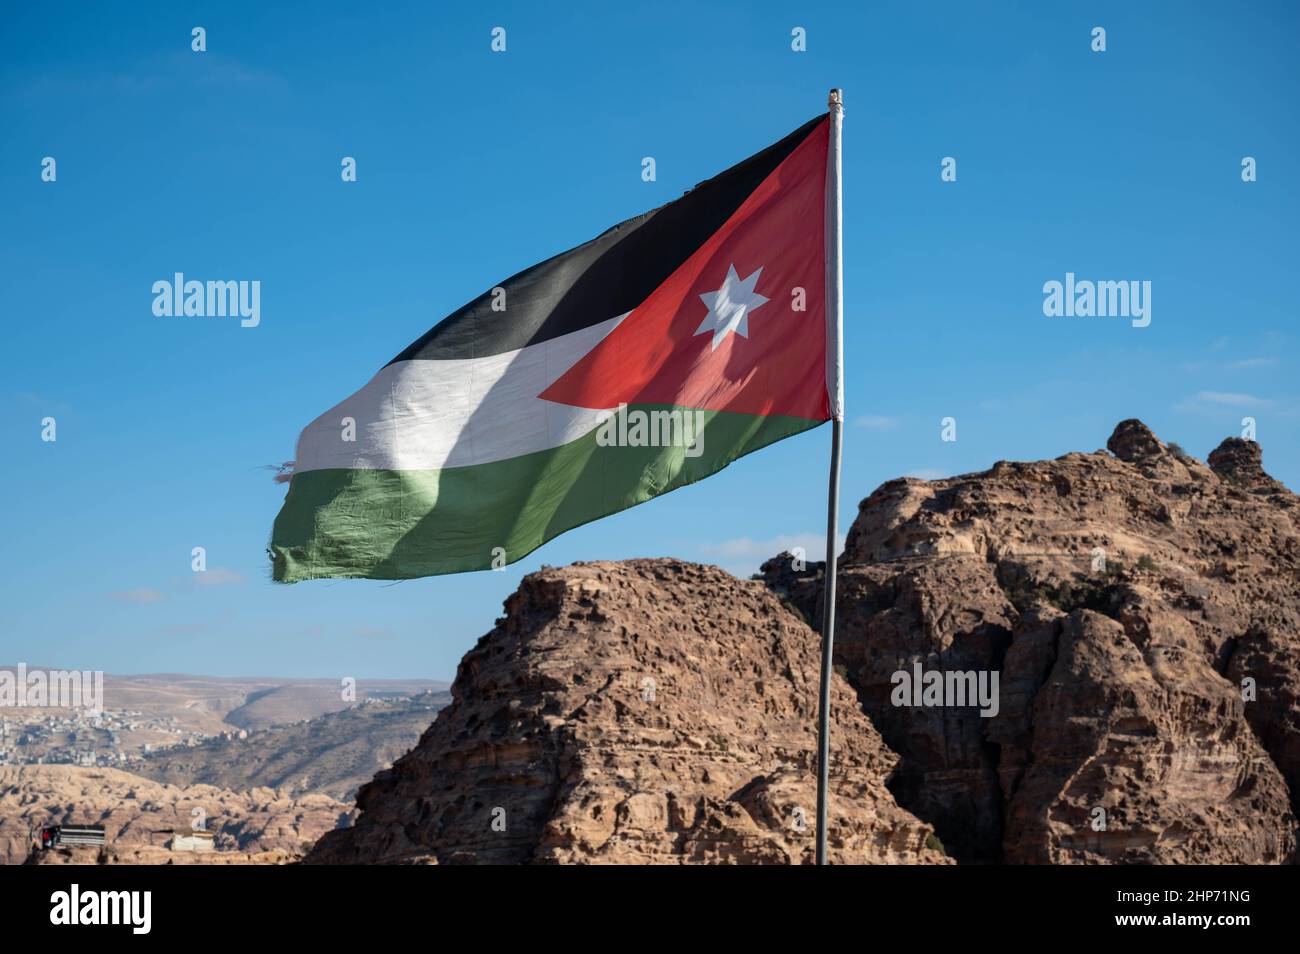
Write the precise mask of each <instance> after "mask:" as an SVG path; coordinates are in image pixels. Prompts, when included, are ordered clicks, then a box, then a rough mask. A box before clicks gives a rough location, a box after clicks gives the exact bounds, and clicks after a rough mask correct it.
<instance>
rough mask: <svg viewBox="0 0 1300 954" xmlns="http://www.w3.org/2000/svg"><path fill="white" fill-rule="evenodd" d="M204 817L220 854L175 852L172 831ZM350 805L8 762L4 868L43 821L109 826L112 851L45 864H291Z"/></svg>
mask: <svg viewBox="0 0 1300 954" xmlns="http://www.w3.org/2000/svg"><path fill="white" fill-rule="evenodd" d="M196 809H197V810H198V811H200V812H201V813H202V818H203V819H204V823H205V825H206V828H207V830H209V831H211V832H213V833H214V835H215V838H214V842H215V847H216V849H217V850H216V851H213V852H210V853H207V854H203V855H198V854H193V853H188V852H171V851H169V850H168V849H167V848H166V845H167V842H168V840H169V839H170V837H171V836H170V834H167V832H169V831H172V830H178V831H182V832H187V831H189V830H190V827H191V824H192V822H193V821H194V819H195V815H194V814H193V812H194V810H196ZM348 813H349V806H347V805H344V804H343V803H341V802H337V801H335V800H334V799H332V798H328V797H326V796H324V795H307V796H303V797H301V798H290V797H288V796H287V795H286V794H285V793H283V792H281V791H279V790H276V789H269V788H261V789H254V790H252V791H251V792H231V791H226V790H224V789H219V788H213V787H212V786H211V785H193V786H189V787H187V788H178V787H177V786H174V785H161V784H158V783H157V782H152V781H149V780H148V779H145V778H141V777H139V776H136V775H131V774H130V773H127V772H121V771H118V770H117V769H105V768H81V767H78V766H73V765H17V766H0V863H4V864H21V863H22V862H23V861H25V860H26V859H27V857H28V854H29V850H30V847H31V844H32V837H31V833H32V832H34V831H39V830H40V829H41V828H42V827H44V826H45V825H58V824H68V823H72V824H83V825H102V826H104V829H105V835H106V840H107V849H108V850H107V851H106V852H105V853H104V855H103V857H102V859H101V857H100V853H99V852H98V851H97V850H96V849H89V848H79V849H75V850H73V851H70V852H68V853H67V854H60V853H46V854H45V855H43V856H42V857H41V858H40V860H41V861H42V862H45V863H66V862H73V863H78V862H80V863H86V864H94V863H97V862H99V861H101V860H102V861H103V862H107V863H123V864H141V863H151V864H168V863H175V864H191V863H199V864H231V863H234V864H258V863H260V864H284V863H287V862H290V861H294V860H296V859H298V858H300V857H301V856H302V854H303V852H304V851H305V850H306V848H307V847H308V846H310V845H311V844H312V843H313V842H315V841H316V839H318V838H319V837H320V836H321V835H323V834H324V833H325V832H327V831H329V830H330V829H332V828H334V827H336V826H337V825H339V824H346V822H347V821H348Z"/></svg>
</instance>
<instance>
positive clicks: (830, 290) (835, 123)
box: [817, 89, 844, 865]
mask: <svg viewBox="0 0 1300 954" xmlns="http://www.w3.org/2000/svg"><path fill="white" fill-rule="evenodd" d="M828 105H829V107H830V122H831V130H830V149H829V151H828V155H827V164H826V332H827V334H826V337H827V342H826V360H827V371H826V383H827V393H828V394H829V396H830V402H831V479H830V492H829V495H828V500H827V505H826V576H825V581H824V587H823V588H824V590H825V598H826V602H825V604H824V606H823V609H822V672H821V704H820V709H819V714H818V720H817V864H819V865H824V864H826V825H827V798H828V796H829V784H830V756H831V674H832V670H833V666H834V650H835V540H836V537H838V536H839V508H840V449H841V447H842V445H843V439H844V378H843V372H842V369H843V367H844V345H843V327H844V316H843V314H842V308H843V304H844V275H843V270H842V268H841V259H842V257H843V252H844V245H843V240H842V238H841V235H840V226H841V222H842V220H843V208H842V202H841V200H840V125H841V122H842V120H843V118H844V100H843V96H842V95H841V93H840V91H839V90H838V89H833V90H831V95H830V101H829V103H828Z"/></svg>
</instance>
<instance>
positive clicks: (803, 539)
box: [700, 533, 844, 576]
mask: <svg viewBox="0 0 1300 954" xmlns="http://www.w3.org/2000/svg"><path fill="white" fill-rule="evenodd" d="M838 544H839V545H838V547H837V548H836V549H838V550H842V549H844V534H842V533H841V534H840V535H839V537H838ZM796 550H802V551H803V555H804V559H806V560H808V561H809V562H814V561H817V560H824V559H826V534H824V533H790V534H783V535H781V536H776V537H769V538H768V539H766V540H755V539H753V538H752V537H737V538H735V539H732V540H723V541H722V542H721V543H706V544H704V545H702V546H701V547H700V551H701V552H702V553H704V554H705V555H706V556H708V557H711V558H712V559H714V560H716V561H717V562H718V564H719V565H720V566H722V568H723V569H725V570H727V571H729V572H731V573H735V574H736V575H737V576H741V575H748V574H750V573H755V572H757V571H758V568H759V565H760V564H762V562H763V561H764V560H768V559H771V558H772V557H774V556H776V555H777V554H778V553H783V552H786V551H790V552H792V553H793V552H795V551H796Z"/></svg>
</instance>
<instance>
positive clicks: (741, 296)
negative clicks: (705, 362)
mask: <svg viewBox="0 0 1300 954" xmlns="http://www.w3.org/2000/svg"><path fill="white" fill-rule="evenodd" d="M761 274H763V269H761V268H759V269H757V270H756V271H755V272H754V274H752V275H750V276H749V277H748V278H746V279H745V280H744V281H741V280H740V276H739V275H737V274H736V266H735V265H728V266H727V279H726V281H724V282H723V283H722V287H721V288H719V289H718V290H717V291H712V292H705V293H704V294H703V295H701V296H700V298H702V299H704V304H706V305H708V306H709V313H708V314H707V315H705V316H704V320H703V321H702V322H700V327H699V328H697V329H696V330H695V333H696V334H697V335H702V334H704V332H706V331H712V332H713V343H712V344H711V345H710V346H709V350H710V351H716V350H717V347H718V345H719V344H720V343H721V342H722V339H723V338H725V337H727V334H728V332H732V331H734V332H735V333H736V334H738V335H740V336H741V337H742V338H748V337H749V313H750V312H751V311H753V310H754V309H755V308H758V307H760V306H762V305H765V304H767V299H766V298H764V297H763V296H762V295H760V294H758V293H757V292H755V291H754V286H755V285H757V284H758V276H759V275H761Z"/></svg>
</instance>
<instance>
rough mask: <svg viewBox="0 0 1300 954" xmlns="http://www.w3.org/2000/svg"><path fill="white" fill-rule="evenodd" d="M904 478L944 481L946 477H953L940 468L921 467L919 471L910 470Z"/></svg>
mask: <svg viewBox="0 0 1300 954" xmlns="http://www.w3.org/2000/svg"><path fill="white" fill-rule="evenodd" d="M903 476H904V477H915V478H917V479H918V480H943V479H944V478H945V477H950V476H952V474H951V472H949V471H946V470H940V469H939V468H938V467H921V468H919V469H918V470H909V471H908V472H907V473H906V474H904V475H903Z"/></svg>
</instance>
